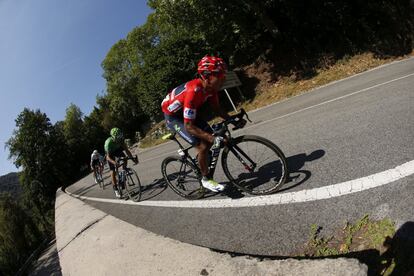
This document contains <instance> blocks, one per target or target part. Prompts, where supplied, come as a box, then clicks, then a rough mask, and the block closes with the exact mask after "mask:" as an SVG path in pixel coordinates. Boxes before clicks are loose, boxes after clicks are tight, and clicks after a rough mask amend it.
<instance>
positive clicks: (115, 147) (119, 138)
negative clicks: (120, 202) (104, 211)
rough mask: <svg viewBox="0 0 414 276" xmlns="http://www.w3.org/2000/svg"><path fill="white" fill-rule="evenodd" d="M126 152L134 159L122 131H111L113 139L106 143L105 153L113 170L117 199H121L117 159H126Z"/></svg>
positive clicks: (114, 129) (115, 129)
mask: <svg viewBox="0 0 414 276" xmlns="http://www.w3.org/2000/svg"><path fill="white" fill-rule="evenodd" d="M124 151H125V152H126V154H127V155H128V157H130V158H132V154H131V152H130V151H129V149H128V147H127V146H126V144H125V142H124V135H123V133H122V131H121V130H120V129H119V128H117V127H114V128H113V129H111V137H109V138H108V139H106V141H105V152H106V160H107V161H108V165H109V169H110V170H111V178H112V186H113V188H114V193H115V196H116V197H117V198H119V197H120V195H119V192H118V189H117V179H116V172H117V167H116V160H115V158H116V157H125V154H124ZM134 164H138V160H134Z"/></svg>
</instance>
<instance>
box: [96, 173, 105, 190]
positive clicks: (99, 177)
mask: <svg viewBox="0 0 414 276" xmlns="http://www.w3.org/2000/svg"><path fill="white" fill-rule="evenodd" d="M96 177H97V180H98V185H99V188H101V189H102V190H105V183H104V181H103V176H102V174H101V173H100V172H97V173H96Z"/></svg>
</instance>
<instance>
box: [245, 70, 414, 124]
mask: <svg viewBox="0 0 414 276" xmlns="http://www.w3.org/2000/svg"><path fill="white" fill-rule="evenodd" d="M413 75H414V73H412V74H408V75H405V76H402V77H400V78H396V79H392V80H390V81H386V82H383V83H379V84H376V85H373V86H370V87H367V88H364V89H361V90H358V91H355V92H352V93H350V94H346V95H344V96H341V97H338V98H335V99H331V100H328V101H324V102H321V103H318V104H315V105H312V106H308V107H305V108H302V109H300V110H296V111H293V112H290V113H288V114H285V115H282V116H279V117H276V118H273V119H269V120H267V121H263V122H260V123H258V124H254V125H250V126H248V127H245V128H243V130H245V129H249V128H252V127H256V126H260V125H263V124H267V123H269V122H273V121H276V120H279V119H282V118H285V117H288V116H291V115H293V114H296V113H299V112H302V111H306V110H309V109H312V108H315V107H318V106H321V105H325V104H328V103H331V102H335V101H338V100H342V99H345V98H348V97H350V96H353V95H357V94H360V93H362V92H365V91H368V90H370V89H372V88H376V87H379V86H382V85H386V84H389V83H392V82H396V81H399V80H402V79H405V78H408V77H411V76H413Z"/></svg>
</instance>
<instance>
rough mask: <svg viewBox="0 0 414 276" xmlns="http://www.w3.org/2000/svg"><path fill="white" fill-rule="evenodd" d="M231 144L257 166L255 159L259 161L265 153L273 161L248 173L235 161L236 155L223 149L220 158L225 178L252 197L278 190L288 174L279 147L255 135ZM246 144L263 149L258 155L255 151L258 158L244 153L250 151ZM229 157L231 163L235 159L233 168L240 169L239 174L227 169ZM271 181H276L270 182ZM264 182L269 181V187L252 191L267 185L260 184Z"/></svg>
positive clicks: (241, 137)
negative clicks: (259, 146)
mask: <svg viewBox="0 0 414 276" xmlns="http://www.w3.org/2000/svg"><path fill="white" fill-rule="evenodd" d="M232 142H233V145H234V149H235V150H236V151H237V152H239V151H238V150H237V148H240V149H241V150H242V151H243V152H245V153H246V155H248V156H249V157H250V158H251V159H252V158H253V159H255V160H254V161H255V162H257V163H256V164H259V162H258V161H257V159H259V157H260V158H263V156H264V154H265V153H268V155H270V156H273V157H274V160H271V162H267V163H266V164H265V165H264V166H263V167H256V168H254V171H253V172H250V171H249V170H248V169H247V168H246V167H245V166H244V165H243V164H242V163H241V161H239V160H238V159H237V157H236V155H235V154H234V153H233V152H232V151H231V150H230V148H229V147H225V148H224V150H223V153H222V156H221V164H222V167H223V171H224V174H225V175H226V176H227V178H228V179H229V180H230V181H231V182H232V183H233V184H234V185H235V186H236V187H237V188H239V189H240V190H242V191H244V192H246V193H249V194H252V195H266V194H271V193H274V192H276V191H277V190H279V189H280V187H281V186H282V185H283V184H284V183H285V181H286V177H287V174H288V169H287V161H286V157H285V155H284V154H283V152H282V151H281V150H280V149H279V147H277V146H276V145H275V144H274V143H273V142H271V141H269V140H267V139H266V138H263V137H260V136H255V135H242V136H239V137H237V138H234V139H233V141H232ZM248 143H250V144H252V143H253V144H255V145H261V146H262V147H263V149H262V150H261V151H260V153H258V150H257V149H256V152H255V153H257V154H258V156H259V157H257V156H254V157H253V156H252V153H248V152H246V151H248V150H250V148H249V146H248V145H247V144H248ZM230 157H231V159H232V161H233V159H234V158H235V159H234V160H235V161H233V163H235V164H236V165H235V166H236V167H237V168H240V171H242V172H241V173H240V174H238V173H237V172H235V169H233V168H231V169H230V168H229V158H230ZM273 157H271V158H273ZM243 160H244V161H246V160H247V158H245V157H244V159H243ZM265 161H266V160H265ZM240 165H241V166H240ZM250 169H251V168H250ZM256 169H257V170H256ZM238 170H239V169H238ZM246 171H247V172H246ZM259 173H262V174H263V176H261V175H259ZM267 178H268V179H267ZM273 179H275V180H277V181H272V180H273ZM266 180H269V181H270V185H268V186H270V187H268V188H265V189H261V190H257V191H256V190H254V188H256V187H259V186H261V185H263V184H269V182H265V183H262V184H261V182H264V181H266Z"/></svg>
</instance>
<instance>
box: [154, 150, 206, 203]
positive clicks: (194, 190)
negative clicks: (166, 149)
mask: <svg viewBox="0 0 414 276" xmlns="http://www.w3.org/2000/svg"><path fill="white" fill-rule="evenodd" d="M161 172H162V175H163V177H164V180H165V181H166V182H167V184H168V186H169V187H170V188H171V189H172V190H173V191H174V192H175V193H177V194H178V195H180V196H182V197H184V198H186V199H199V198H201V197H203V196H204V193H205V191H204V188H203V186H202V185H201V177H200V174H199V172H198V169H197V168H196V167H195V166H194V165H193V164H192V163H191V162H190V161H188V160H187V159H182V158H181V157H178V156H168V157H167V158H165V159H164V161H162V164H161Z"/></svg>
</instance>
